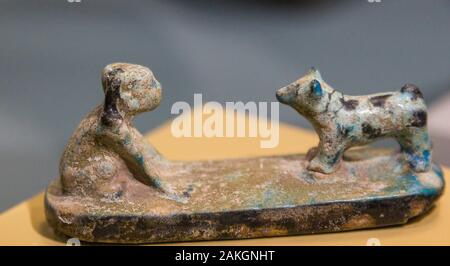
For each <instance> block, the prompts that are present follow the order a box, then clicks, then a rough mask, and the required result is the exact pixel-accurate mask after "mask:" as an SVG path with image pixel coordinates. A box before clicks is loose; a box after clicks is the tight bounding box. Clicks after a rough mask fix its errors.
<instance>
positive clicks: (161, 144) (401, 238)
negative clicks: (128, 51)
mask: <svg viewBox="0 0 450 266" xmlns="http://www.w3.org/2000/svg"><path fill="white" fill-rule="evenodd" d="M148 139H149V141H150V142H151V143H152V145H154V146H155V147H156V148H157V149H158V150H159V151H160V152H161V153H162V154H163V155H164V156H165V157H166V158H167V159H171V160H202V159H223V158H237V157H249V156H264V155H280V154H290V153H305V152H306V151H307V150H308V149H309V148H310V147H312V146H315V145H316V144H317V142H318V139H317V137H316V135H315V134H314V133H313V132H310V131H306V130H303V129H300V128H296V127H293V126H289V125H286V124H280V143H279V145H278V147H276V148H273V149H261V148H260V140H261V139H260V138H248V137H245V138H205V137H203V138H174V137H172V135H171V133H170V124H169V123H167V124H165V125H163V126H161V127H160V128H158V129H156V130H154V131H152V132H151V133H150V134H149V135H148ZM444 175H445V179H446V182H447V183H448V182H449V176H450V169H447V168H444ZM449 222H450V196H449V194H448V193H444V195H443V196H442V197H441V198H440V200H439V201H438V202H437V204H436V206H435V207H434V208H433V209H432V210H431V211H430V212H429V213H428V214H427V215H425V216H423V217H419V218H417V219H414V220H413V221H410V222H409V223H408V224H406V225H402V226H394V227H386V228H379V229H371V230H360V231H351V232H342V233H331V234H318V235H301V236H288V237H273V238H259V239H247V240H227V241H205V242H189V243H187V242H184V243H171V244H177V245H179V244H182V245H208V246H210V245H366V244H367V242H368V240H369V239H370V240H369V243H378V241H379V243H381V245H450V226H449V224H448V223H449ZM66 239H67V238H66V237H64V236H59V235H55V234H54V232H53V230H52V229H51V228H50V227H49V226H48V225H47V223H46V221H45V215H44V206H43V193H40V194H38V195H36V196H35V197H33V198H31V199H29V200H26V201H24V202H22V203H20V204H19V205H17V206H15V207H13V208H11V209H9V210H7V211H6V212H4V213H2V214H0V245H65V243H66ZM169 245H170V244H169Z"/></svg>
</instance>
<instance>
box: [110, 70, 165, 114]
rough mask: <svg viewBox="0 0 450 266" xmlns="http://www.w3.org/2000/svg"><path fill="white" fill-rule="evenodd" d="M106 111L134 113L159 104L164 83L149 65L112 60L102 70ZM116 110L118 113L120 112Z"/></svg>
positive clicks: (147, 109)
mask: <svg viewBox="0 0 450 266" xmlns="http://www.w3.org/2000/svg"><path fill="white" fill-rule="evenodd" d="M102 85H103V91H104V92H105V113H107V112H109V113H111V115H112V116H114V112H116V113H117V114H119V115H125V116H133V115H135V114H138V113H142V112H146V111H150V110H153V109H155V108H156V107H158V105H159V103H160V102H161V85H160V84H159V82H158V81H157V80H156V78H155V77H154V75H153V73H152V71H151V70H150V69H148V68H147V67H144V66H140V65H134V64H127V63H113V64H110V65H107V66H106V67H105V68H104V69H103V72H102ZM117 114H116V115H117Z"/></svg>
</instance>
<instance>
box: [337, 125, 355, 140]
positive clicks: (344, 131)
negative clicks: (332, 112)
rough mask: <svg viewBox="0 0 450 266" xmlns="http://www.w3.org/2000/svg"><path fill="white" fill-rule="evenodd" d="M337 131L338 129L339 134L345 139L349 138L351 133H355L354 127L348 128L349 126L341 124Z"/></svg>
mask: <svg viewBox="0 0 450 266" xmlns="http://www.w3.org/2000/svg"><path fill="white" fill-rule="evenodd" d="M337 129H338V132H339V134H341V135H342V136H344V137H348V135H349V134H350V132H352V131H353V126H349V127H347V126H343V125H341V124H338V125H337Z"/></svg>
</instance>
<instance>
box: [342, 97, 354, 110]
mask: <svg viewBox="0 0 450 266" xmlns="http://www.w3.org/2000/svg"><path fill="white" fill-rule="evenodd" d="M339 100H340V101H341V103H342V105H343V106H344V108H345V110H347V111H351V110H355V109H356V107H357V106H358V104H359V102H358V100H347V101H346V100H345V99H344V98H340V99H339Z"/></svg>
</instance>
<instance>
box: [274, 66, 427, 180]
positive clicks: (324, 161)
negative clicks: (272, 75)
mask: <svg viewBox="0 0 450 266" xmlns="http://www.w3.org/2000/svg"><path fill="white" fill-rule="evenodd" d="M276 95H277V98H278V100H279V101H280V102H282V103H285V104H287V105H290V106H291V107H293V108H294V109H295V110H297V111H298V112H299V113H300V114H301V115H303V116H305V117H306V118H307V119H308V120H309V121H310V122H311V123H312V124H313V126H314V128H315V130H316V131H317V133H318V135H319V138H320V143H319V147H318V149H317V152H316V154H315V155H314V156H313V158H312V160H311V162H310V163H309V166H308V169H309V170H312V171H316V172H321V173H326V174H328V173H332V172H334V171H335V170H336V168H337V167H338V165H339V162H340V161H341V158H342V155H343V153H344V151H345V150H346V149H348V148H351V147H353V146H360V145H365V144H368V143H370V142H372V141H374V140H376V139H378V138H383V137H392V138H395V139H396V140H397V141H398V143H399V144H400V147H401V149H402V151H403V152H404V153H405V155H406V157H407V160H408V162H409V165H410V167H411V168H412V169H413V170H414V171H415V172H424V171H428V170H429V168H430V162H431V141H430V139H429V136H428V131H427V128H426V124H427V111H426V105H425V101H424V99H423V95H422V93H421V92H420V90H419V89H418V88H417V87H416V86H414V85H412V84H406V85H404V86H403V87H402V88H401V89H400V90H399V91H396V92H387V93H378V94H373V95H364V96H348V95H344V94H343V93H341V92H339V91H336V90H334V89H333V88H332V87H331V86H329V85H328V84H326V83H325V82H324V81H323V79H322V77H321V75H320V73H319V72H318V71H317V70H316V69H314V68H313V69H311V70H310V71H309V72H308V73H307V74H306V75H305V76H304V77H302V78H300V79H299V80H297V81H295V82H293V83H292V84H290V85H288V86H286V87H283V88H281V89H279V90H278V91H277V94H276Z"/></svg>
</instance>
